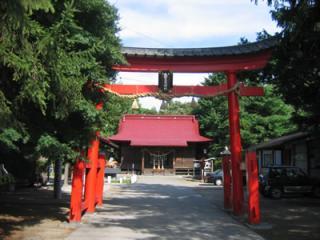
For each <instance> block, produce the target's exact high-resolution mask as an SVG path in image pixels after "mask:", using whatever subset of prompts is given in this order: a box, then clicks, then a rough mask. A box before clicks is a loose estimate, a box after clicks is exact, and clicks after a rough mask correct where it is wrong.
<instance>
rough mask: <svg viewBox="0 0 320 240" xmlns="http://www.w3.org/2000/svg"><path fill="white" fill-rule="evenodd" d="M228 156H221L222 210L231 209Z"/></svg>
mask: <svg viewBox="0 0 320 240" xmlns="http://www.w3.org/2000/svg"><path fill="white" fill-rule="evenodd" d="M230 160H231V159H230V155H225V156H223V159H222V169H223V191H224V194H223V196H224V208H225V209H230V208H232V196H231V175H230Z"/></svg>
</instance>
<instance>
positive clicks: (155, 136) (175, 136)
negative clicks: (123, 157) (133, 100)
mask: <svg viewBox="0 0 320 240" xmlns="http://www.w3.org/2000/svg"><path fill="white" fill-rule="evenodd" d="M109 139H110V140H111V141H115V142H129V143H130V145H131V146H170V147H173V146H174V147H186V146H188V143H192V142H209V141H211V139H209V138H206V137H202V136H200V133H199V123H198V121H197V120H196V118H195V116H193V115H183V116H181V115H125V116H124V117H123V118H122V119H121V121H120V124H119V130H118V133H117V134H116V135H114V136H111V137H109Z"/></svg>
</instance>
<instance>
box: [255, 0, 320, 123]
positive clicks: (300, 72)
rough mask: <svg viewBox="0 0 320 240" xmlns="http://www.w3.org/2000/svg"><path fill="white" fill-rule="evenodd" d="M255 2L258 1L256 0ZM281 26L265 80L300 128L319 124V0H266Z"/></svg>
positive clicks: (274, 17)
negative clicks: (293, 113)
mask: <svg viewBox="0 0 320 240" xmlns="http://www.w3.org/2000/svg"><path fill="white" fill-rule="evenodd" d="M255 2H256V3H257V2H261V1H258V0H256V1H255ZM267 2H268V4H269V5H273V6H274V10H273V11H272V12H271V14H272V17H273V19H274V20H275V21H276V22H277V23H278V26H279V27H280V28H281V31H280V33H279V34H278V37H279V45H278V46H277V47H276V48H275V50H274V53H273V61H272V62H271V63H272V64H273V66H272V69H273V70H272V72H270V73H269V74H268V77H269V81H270V82H272V83H273V84H274V85H275V86H276V88H277V90H278V91H279V92H281V94H282V95H283V96H284V99H285V101H286V102H287V103H289V104H292V105H293V106H294V107H295V109H296V112H295V119H296V122H298V123H299V124H300V127H302V128H308V127H310V126H313V127H315V128H316V129H319V124H320V112H319V108H320V62H319V57H320V14H319V13H320V1H315V0H268V1H267Z"/></svg>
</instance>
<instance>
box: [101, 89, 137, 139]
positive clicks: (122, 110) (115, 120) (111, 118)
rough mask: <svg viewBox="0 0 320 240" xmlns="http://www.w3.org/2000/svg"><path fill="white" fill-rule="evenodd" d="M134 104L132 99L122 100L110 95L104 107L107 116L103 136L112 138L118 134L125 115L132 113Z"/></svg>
mask: <svg viewBox="0 0 320 240" xmlns="http://www.w3.org/2000/svg"><path fill="white" fill-rule="evenodd" d="M132 102H133V100H132V99H127V98H121V97H118V96H115V95H113V94H109V95H108V97H107V98H106V102H105V107H104V111H105V114H106V115H105V118H104V121H103V123H104V126H103V133H102V134H103V135H105V136H111V135H113V134H116V132H117V130H118V124H119V122H120V119H121V117H122V116H123V114H126V113H131V111H132V110H131V105H132Z"/></svg>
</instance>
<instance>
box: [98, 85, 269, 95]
mask: <svg viewBox="0 0 320 240" xmlns="http://www.w3.org/2000/svg"><path fill="white" fill-rule="evenodd" d="M103 87H104V88H105V89H109V90H111V91H112V92H115V93H118V94H120V95H140V94H141V95H143V94H153V93H158V92H159V89H158V86H156V85H117V84H105V85H103ZM227 89H228V86H227V84H221V85H218V86H174V87H173V89H172V91H171V92H170V95H172V96H175V97H182V96H192V95H195V96H202V97H210V96H215V95H217V94H218V93H221V92H223V91H226V90H227ZM240 95H241V96H263V95H264V90H263V88H262V87H246V86H244V85H242V84H241V85H240ZM225 96H227V94H225Z"/></svg>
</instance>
